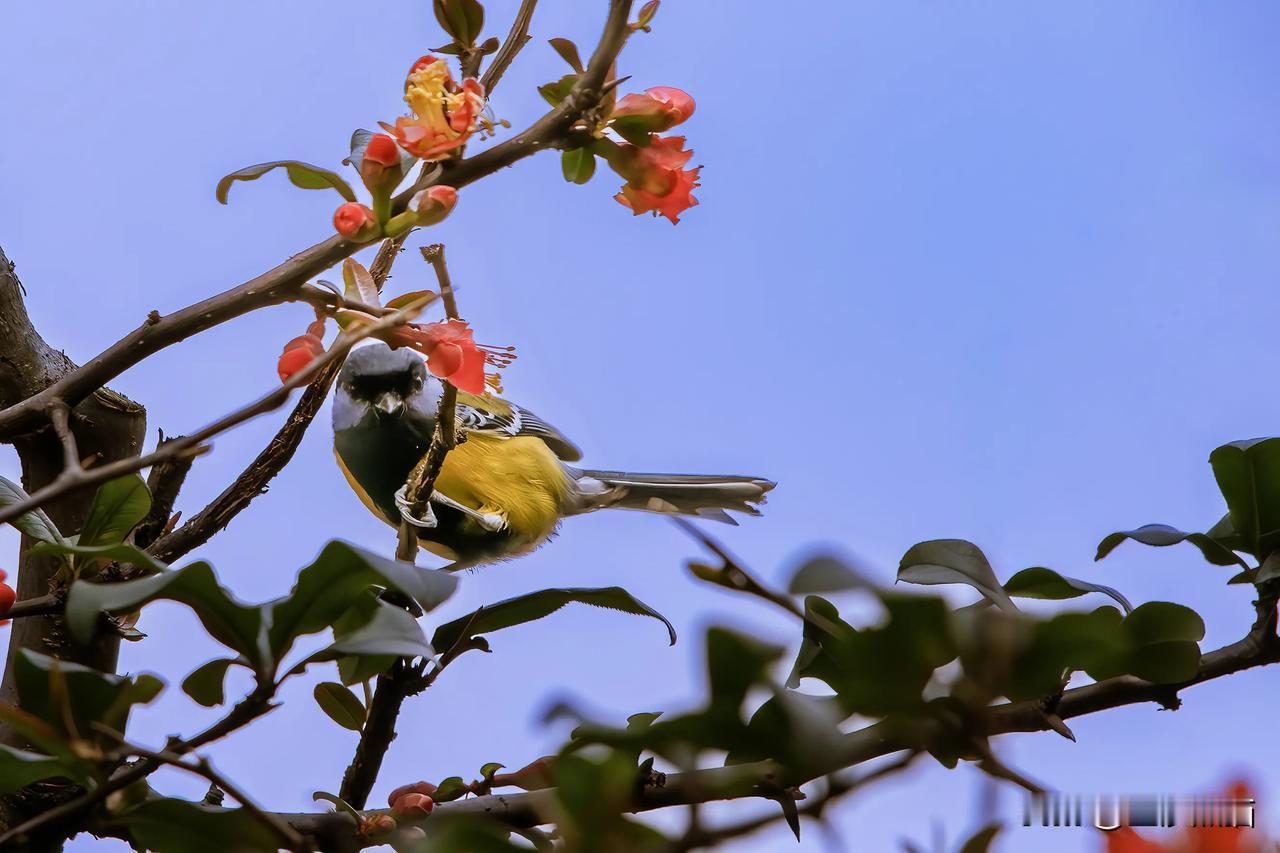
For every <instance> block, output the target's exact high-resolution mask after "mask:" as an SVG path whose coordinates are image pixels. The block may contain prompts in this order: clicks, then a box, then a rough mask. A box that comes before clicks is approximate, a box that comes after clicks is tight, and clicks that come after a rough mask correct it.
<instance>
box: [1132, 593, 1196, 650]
mask: <svg viewBox="0 0 1280 853" xmlns="http://www.w3.org/2000/svg"><path fill="white" fill-rule="evenodd" d="M1124 628H1125V631H1126V632H1127V633H1128V634H1129V636H1130V638H1132V640H1133V642H1134V643H1136V644H1138V645H1147V644H1151V643H1164V642H1170V641H1177V640H1186V641H1190V642H1193V643H1194V642H1199V641H1200V640H1203V639H1204V620H1203V619H1201V618H1200V614H1199V613H1196V612H1195V611H1194V610H1192V609H1191V608H1190V607H1184V606H1183V605H1181V604H1174V603H1173V602H1171V601H1148V602H1147V603H1146V604H1140V605H1138V607H1137V608H1136V609H1135V610H1134V611H1133V612H1132V613H1130V614H1129V615H1128V616H1126V617H1125V619H1124Z"/></svg>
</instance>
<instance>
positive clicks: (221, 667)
mask: <svg viewBox="0 0 1280 853" xmlns="http://www.w3.org/2000/svg"><path fill="white" fill-rule="evenodd" d="M232 666H243V667H246V668H248V666H249V665H248V664H247V663H245V662H244V661H242V660H237V659H236V658H215V659H214V660H211V661H209V662H208V663H206V664H202V665H201V666H200V667H198V668H197V669H196V670H195V672H193V673H191V674H190V675H188V676H187V677H186V678H184V679H182V692H183V693H186V694H187V695H188V696H190V697H191V698H192V699H194V700H195V701H196V702H197V703H198V704H200V705H203V706H205V707H206V708H213V707H216V706H218V705H221V704H222V703H223V702H224V701H226V700H225V692H224V691H225V688H224V683H225V682H226V679H227V670H228V669H230V668H231V667H232Z"/></svg>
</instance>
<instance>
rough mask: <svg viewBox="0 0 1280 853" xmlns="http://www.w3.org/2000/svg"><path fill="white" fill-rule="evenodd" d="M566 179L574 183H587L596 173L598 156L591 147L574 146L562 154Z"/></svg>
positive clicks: (561, 164) (562, 166) (561, 159)
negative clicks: (592, 151)
mask: <svg viewBox="0 0 1280 853" xmlns="http://www.w3.org/2000/svg"><path fill="white" fill-rule="evenodd" d="M560 169H561V171H563V172H564V179H565V180H566V181H568V182H569V183H572V184H585V183H586V182H587V181H589V180H591V176H592V175H594V174H595V173H596V158H595V155H594V154H592V153H591V149H589V148H574V149H572V150H569V151H565V152H563V153H562V154H561V155H560Z"/></svg>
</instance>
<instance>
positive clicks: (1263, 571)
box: [1228, 551, 1280, 583]
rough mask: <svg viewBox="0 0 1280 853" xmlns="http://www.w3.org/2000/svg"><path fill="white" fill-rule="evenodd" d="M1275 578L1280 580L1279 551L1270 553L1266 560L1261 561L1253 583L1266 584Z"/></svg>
mask: <svg viewBox="0 0 1280 853" xmlns="http://www.w3.org/2000/svg"><path fill="white" fill-rule="evenodd" d="M1276 578H1280V551H1272V552H1271V553H1270V554H1268V555H1267V558H1266V559H1265V560H1263V561H1262V565H1261V566H1259V567H1258V572H1257V574H1256V575H1254V577H1253V583H1266V582H1267V581H1271V580H1275V579H1276ZM1228 583H1230V581H1228Z"/></svg>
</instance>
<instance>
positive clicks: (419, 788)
mask: <svg viewBox="0 0 1280 853" xmlns="http://www.w3.org/2000/svg"><path fill="white" fill-rule="evenodd" d="M0 580H3V578H0ZM435 792H436V786H435V785H433V784H431V783H430V782H411V783H410V784H408V785H401V786H400V787H399V788H396V789H395V790H394V791H392V792H391V793H390V794H389V795H388V796H387V805H389V806H394V805H395V804H396V800H398V799H400V798H401V797H403V796H404V795H405V794H426V795H427V796H428V797H429V796H431V795H432V794H434V793H435Z"/></svg>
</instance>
